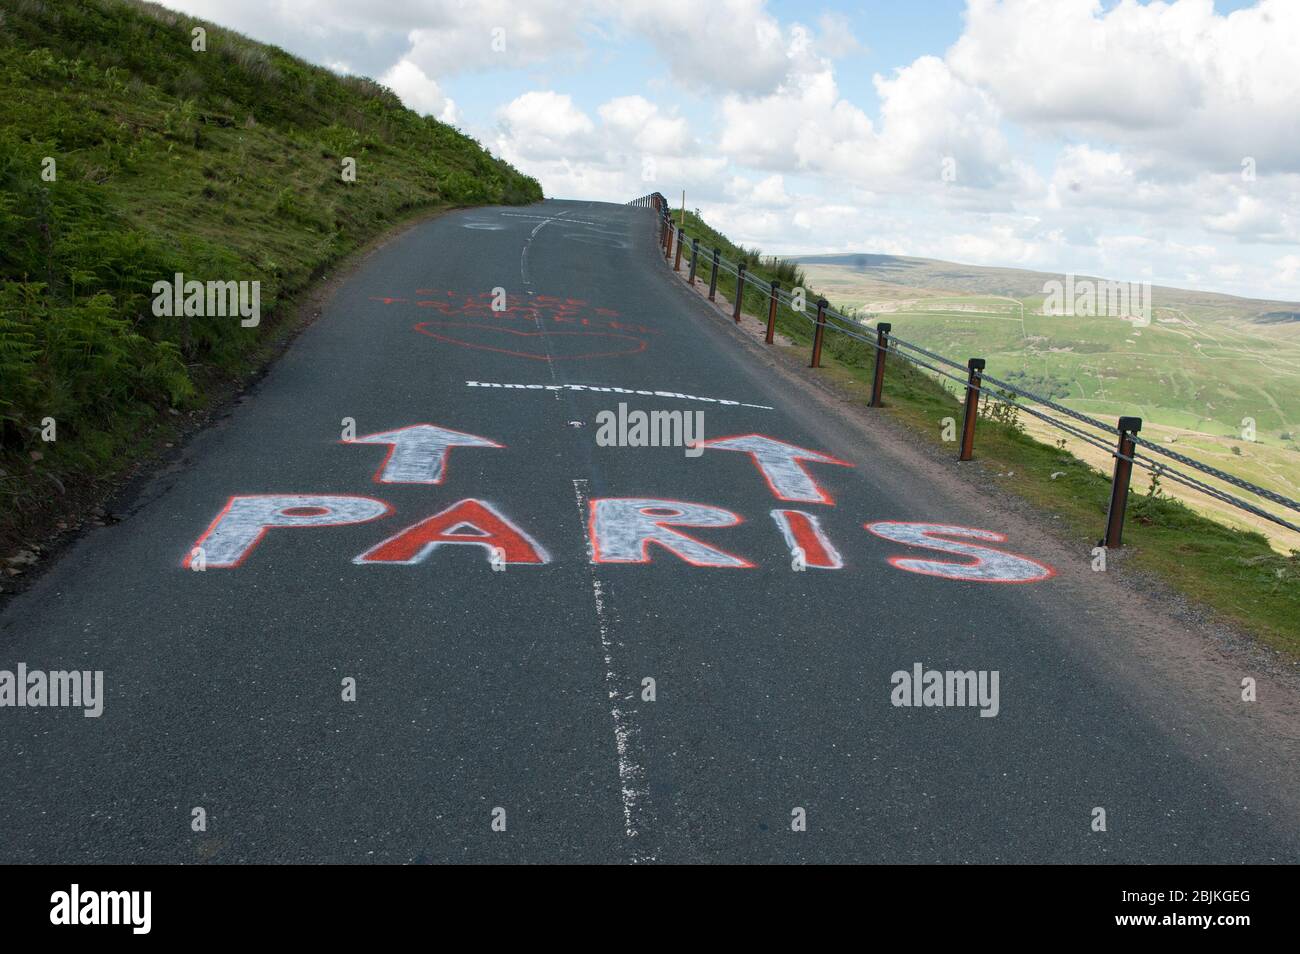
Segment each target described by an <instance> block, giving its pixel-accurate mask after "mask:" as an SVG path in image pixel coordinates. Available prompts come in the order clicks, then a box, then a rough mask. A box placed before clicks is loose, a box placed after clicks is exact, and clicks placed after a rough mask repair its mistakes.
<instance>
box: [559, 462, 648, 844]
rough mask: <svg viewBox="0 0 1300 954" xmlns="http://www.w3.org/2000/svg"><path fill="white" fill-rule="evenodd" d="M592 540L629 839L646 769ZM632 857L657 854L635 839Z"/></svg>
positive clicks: (582, 515) (583, 495) (581, 486)
mask: <svg viewBox="0 0 1300 954" xmlns="http://www.w3.org/2000/svg"><path fill="white" fill-rule="evenodd" d="M587 496H588V495H587V482H586V481H585V480H582V479H575V480H574V481H573V497H574V500H576V501H577V504H578V518H579V520H580V521H581V523H582V526H584V527H585V526H586V525H587ZM592 556H593V554H592V550H591V541H590V540H588V541H587V565H588V567H589V568H590V571H591V594H592V600H593V602H594V603H595V606H596V625H597V628H598V629H599V630H600V647H601V650H602V652H603V653H604V658H605V691H606V693H608V695H609V703H610V710H609V714H610V717H611V718H612V719H613V720H614V748H615V751H616V752H617V753H618V782H619V791H620V792H621V794H622V798H623V830H624V831H625V832H626V833H627V836H628V838H631V839H636V838H638V837H639V836H640V828H639V827H638V825H639V819H638V817H637V816H638V814H639V807H640V804H641V801H642V800H643V799H644V798H645V797H646V795H647V790H646V782H645V768H644V767H643V766H642V765H641V764H640V763H639V762H638V761H637V760H636V758H635V755H634V752H633V749H634V748H635V745H634V743H635V739H636V728H635V726H634V725H633V724H632V720H631V714H630V713H628V712H626V711H624V709H623V708H622V706H621V705H620V704H619V703H620V700H626V699H630V698H632V695H633V693H634V692H635V690H633V691H632V692H629V693H626V694H624V693H623V692H622V691H621V690H620V683H621V682H622V680H621V679H620V678H619V675H618V673H617V672H615V669H614V647H615V641H614V637H613V636H612V635H611V632H610V630H611V627H610V618H609V612H608V611H607V610H606V608H605V591H604V588H603V587H602V586H601V583H600V580H599V579H598V578H597V576H596V569H595V567H596V564H595V563H593V562H592ZM632 860H633V861H637V862H641V861H654V860H655V859H654V855H653V854H651V853H648V852H646V851H644V850H642V849H641V847H640V846H639V845H638V844H636V842H635V841H634V842H633V846H632Z"/></svg>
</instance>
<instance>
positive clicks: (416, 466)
mask: <svg viewBox="0 0 1300 954" xmlns="http://www.w3.org/2000/svg"><path fill="white" fill-rule="evenodd" d="M342 443H344V444H388V445H390V446H389V449H388V456H387V457H385V458H384V462H383V463H382V464H381V465H380V466H379V470H378V471H376V472H375V476H374V481H375V483H377V484H440V483H442V480H443V478H444V477H446V476H447V455H448V454H449V453H450V452H451V449H452V448H453V447H498V448H499V447H501V446H502V445H501V444H498V443H496V442H495V441H490V440H488V439H487V438H486V437H477V436H475V435H474V434H465V433H463V432H461V431H453V430H451V429H450V428H447V427H438V426H437V425H435V424H412V425H411V426H410V427H399V428H397V429H396V430H392V431H382V432H381V433H378V434H367V435H366V436H365V437H356V438H353V439H352V440H350V441H343V442H342Z"/></svg>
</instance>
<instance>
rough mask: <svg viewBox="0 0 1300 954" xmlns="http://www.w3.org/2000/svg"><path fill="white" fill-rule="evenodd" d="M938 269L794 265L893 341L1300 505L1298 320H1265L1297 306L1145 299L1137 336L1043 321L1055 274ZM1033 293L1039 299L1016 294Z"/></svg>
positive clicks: (1113, 325) (1172, 296) (1080, 321)
mask: <svg viewBox="0 0 1300 954" xmlns="http://www.w3.org/2000/svg"><path fill="white" fill-rule="evenodd" d="M895 261H902V262H914V261H923V260H913V259H903V260H895ZM939 264H941V263H927V264H926V265H925V266H921V267H920V269H919V270H921V271H923V272H924V280H925V281H926V284H924V285H920V284H916V283H915V281H916V279H915V278H914V279H913V283H911V284H903V283H901V282H898V281H891V280H890V279H891V278H897V277H898V276H896V275H893V274H887V275H886V276H882V275H881V271H882V269H881V268H878V267H874V266H873V265H870V264H868V265H866V266H855V265H848V264H837V263H832V264H824V263H820V262H817V261H810V260H803V261H801V263H800V267H801V268H803V269H804V271H805V273H806V274H807V277H808V281H809V283H810V284H813V285H815V286H816V287H817V288H818V290H819V291H820V292H821V293H822V294H824V295H826V296H827V297H828V298H830V299H831V300H832V301H834V302H835V303H836V304H838V305H840V306H841V307H843V308H848V309H853V310H855V311H856V312H858V313H859V314H861V315H862V316H863V317H866V318H868V319H871V320H877V319H878V320H882V321H889V322H891V323H892V324H893V330H894V334H895V335H897V336H899V337H902V338H904V339H906V340H909V341H913V342H916V343H917V344H920V345H922V346H924V347H926V348H929V349H931V350H933V351H937V352H939V353H941V354H945V355H947V356H949V357H951V358H954V359H956V360H961V361H964V360H965V359H966V358H969V357H982V358H985V359H987V361H988V373H989V374H991V375H993V376H995V377H998V378H1001V379H1002V380H1005V381H1007V382H1009V383H1011V384H1014V385H1017V386H1019V387H1022V388H1024V389H1026V390H1029V391H1032V392H1034V393H1036V394H1040V395H1043V396H1045V397H1048V398H1051V399H1052V400H1055V401H1058V402H1060V403H1061V404H1064V405H1065V406H1067V407H1070V408H1072V409H1074V410H1077V411H1080V412H1083V413H1085V414H1089V415H1093V416H1095V417H1099V418H1101V419H1103V420H1108V421H1109V420H1113V419H1115V418H1118V417H1119V416H1120V415H1136V416H1138V417H1141V418H1142V419H1143V422H1144V431H1143V433H1144V436H1146V437H1147V438H1148V439H1150V440H1157V441H1159V442H1161V443H1163V444H1165V445H1167V446H1169V447H1171V448H1172V449H1175V450H1177V451H1179V452H1180V453H1183V454H1185V455H1186V456H1189V457H1192V458H1195V459H1197V460H1201V461H1204V462H1205V463H1207V464H1210V465H1211V466H1214V467H1217V468H1219V469H1221V470H1223V471H1225V472H1227V473H1231V474H1233V475H1234V476H1237V477H1240V478H1242V479H1245V480H1249V481H1251V482H1252V483H1256V484H1259V485H1260V486H1263V487H1267V488H1269V489H1271V490H1273V491H1275V492H1278V493H1281V494H1284V495H1286V496H1289V497H1292V498H1300V321H1294V320H1276V318H1275V316H1277V315H1278V314H1282V315H1286V314H1288V312H1289V310H1294V309H1295V308H1296V307H1297V306H1293V305H1292V306H1288V305H1287V304H1286V303H1279V302H1253V301H1249V300H1246V299H1235V298H1231V297H1229V296H1217V295H1203V294H1199V293H1194V292H1185V291H1182V290H1180V289H1166V288H1155V289H1153V292H1152V301H1153V307H1152V314H1151V318H1152V320H1151V323H1150V324H1149V325H1147V326H1146V327H1139V326H1137V325H1136V323H1135V322H1133V321H1130V320H1125V319H1122V318H1114V317H1067V316H1062V315H1045V314H1042V308H1043V301H1044V296H1043V294H1042V291H1041V289H1042V283H1043V281H1045V280H1048V279H1050V278H1053V277H1055V278H1058V279H1059V278H1060V276H1050V275H1039V274H1037V273H1025V272H1017V271H1015V270H1001V269H988V270H984V269H975V268H970V267H967V266H947V267H946V268H938V267H936V266H938V265H939ZM944 264H946V263H944ZM895 270H896V266H895ZM983 272H989V273H992V274H993V275H994V276H1002V277H1001V280H1000V281H998V280H993V283H994V284H996V285H998V286H1001V287H998V288H997V290H998V291H1000V292H1007V293H1009V294H1005V295H994V294H989V293H988V291H989V290H990V289H989V288H988V286H989V284H990V281H991V280H990V278H989V276H987V275H983V274H980V273H983ZM966 273H971V275H972V276H978V277H979V278H980V279H982V281H977V280H974V278H972V277H968V276H967V274H966ZM1008 275H1011V276H1015V277H1014V278H1007V277H1006V276H1008ZM1030 275H1032V276H1035V277H1034V278H1027V277H1023V276H1030ZM909 277H913V276H909ZM930 282H933V283H935V284H936V285H937V284H939V283H943V284H945V285H947V286H948V287H934V286H933V285H931V284H929V283H930ZM981 285H982V286H983V287H980V286H981ZM972 286H975V287H973V288H972ZM1035 286H1036V288H1035ZM963 288H971V291H970V292H967V293H963V291H962V289H963ZM1031 288H1035V293H1034V294H1025V292H1027V291H1028V290H1029V289H1031ZM981 292H982V293H981ZM1247 419H1250V420H1253V422H1254V439H1253V440H1250V439H1247V436H1246V427H1247V426H1248V421H1247ZM1030 423H1031V425H1032V422H1030ZM1031 430H1032V431H1033V432H1034V433H1039V434H1041V435H1042V436H1047V435H1048V434H1049V432H1050V431H1051V429H1050V428H1048V427H1046V426H1042V427H1036V426H1031ZM1072 446H1073V442H1072ZM1142 482H1143V481H1142V480H1140V481H1139V483H1140V484H1141V483H1142ZM1167 489H1168V490H1169V491H1170V492H1171V493H1174V494H1176V495H1178V496H1180V497H1181V498H1182V499H1185V500H1186V501H1187V502H1188V503H1189V504H1191V505H1192V506H1195V507H1198V508H1199V509H1202V510H1205V511H1206V512H1212V513H1214V514H1215V515H1216V516H1217V517H1219V518H1221V519H1226V520H1228V521H1229V522H1230V523H1233V524H1234V525H1237V526H1247V527H1251V528H1253V529H1258V530H1261V531H1263V532H1266V533H1268V534H1269V536H1270V538H1271V539H1274V540H1275V541H1276V542H1277V543H1278V544H1279V545H1280V546H1286V547H1300V535H1296V534H1292V533H1289V532H1288V531H1286V530H1285V529H1282V528H1277V527H1276V526H1275V525H1273V524H1270V523H1269V522H1268V521H1264V520H1260V519H1258V518H1254V517H1251V516H1249V515H1245V514H1242V513H1241V512H1240V511H1236V510H1234V509H1231V508H1226V507H1224V506H1222V505H1220V504H1218V503H1216V502H1214V501H1212V500H1210V499H1209V498H1206V497H1204V496H1203V495H1201V494H1198V493H1195V492H1194V491H1187V492H1183V491H1182V490H1179V489H1177V488H1173V487H1167ZM1228 489H1231V488H1228ZM1293 516H1294V515H1293ZM1293 522H1294V520H1293Z"/></svg>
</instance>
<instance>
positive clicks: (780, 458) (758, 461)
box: [704, 434, 853, 504]
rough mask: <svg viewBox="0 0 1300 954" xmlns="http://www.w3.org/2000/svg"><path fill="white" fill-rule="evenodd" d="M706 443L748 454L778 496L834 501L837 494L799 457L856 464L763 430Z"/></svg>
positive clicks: (847, 464)
mask: <svg viewBox="0 0 1300 954" xmlns="http://www.w3.org/2000/svg"><path fill="white" fill-rule="evenodd" d="M704 446H705V447H706V448H708V449H711V450H729V451H740V452H741V453H743V454H749V456H750V457H752V458H753V460H754V465H755V466H756V467H757V468H758V471H759V473H761V474H762V475H763V479H764V480H766V481H767V486H768V487H770V488H771V490H772V494H773V496H775V497H776V499H777V500H795V501H800V502H802V503H824V504H834V503H835V500H834V498H832V497H831V495H830V494H828V493H827V492H826V491H825V490H823V489H822V488H821V487H820V486H819V485H818V484H817V481H815V480H813V478H812V475H811V474H809V473H808V471H807V470H805V469H804V466H803V464H801V463H800V461H808V462H809V463H813V464H838V465H839V466H841V467H852V466H853V465H852V464H850V463H849V462H848V461H843V460H839V459H838V458H835V457H831V456H829V455H828V454H823V453H821V452H820V451H814V450H808V449H807V448H804V447H797V446H795V445H794V444H787V443H786V442H785V441H778V440H777V439H776V438H774V437H766V436H764V435H762V434H740V435H737V436H735V437H715V438H713V439H712V440H707V441H705V442H704Z"/></svg>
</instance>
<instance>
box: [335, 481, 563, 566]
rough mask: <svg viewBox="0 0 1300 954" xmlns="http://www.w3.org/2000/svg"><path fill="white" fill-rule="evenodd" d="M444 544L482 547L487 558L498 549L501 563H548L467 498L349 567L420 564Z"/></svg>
mask: <svg viewBox="0 0 1300 954" xmlns="http://www.w3.org/2000/svg"><path fill="white" fill-rule="evenodd" d="M444 544H471V545H473V546H478V547H484V548H485V549H486V550H487V551H488V555H489V558H490V557H491V555H492V553H494V552H495V551H496V550H497V549H498V548H500V550H501V554H502V562H503V563H534V564H536V563H549V562H550V559H551V558H550V557H549V556H548V555H547V553H546V551H545V550H543V549H542V548H541V546H539V545H538V543H537V541H536V540H534V539H533V538H532V537H530V536H529V535H528V534H526V533H524V531H523V530H521V529H519V528H518V527H517V526H515V525H514V524H513V523H511V522H510V521H509V520H508V519H506V518H505V517H504V516H502V515H501V514H500V513H499V512H498V511H497V510H496V509H494V508H493V506H492V505H491V504H490V503H485V502H484V501H482V500H475V499H474V498H472V497H470V498H467V499H465V500H460V501H457V502H456V503H454V504H452V505H451V506H450V507H448V508H447V509H446V510H442V511H439V512H438V513H435V514H434V515H433V516H432V517H428V518H426V519H424V520H421V521H420V522H419V523H416V524H412V525H411V526H409V527H407V528H406V529H405V530H403V531H402V532H401V533H399V534H397V535H395V536H391V537H389V538H388V539H387V540H385V541H383V542H382V543H378V544H376V545H375V546H373V547H371V548H370V549H369V550H367V551H366V552H365V553H363V554H361V555H360V556H359V557H355V558H353V560H352V562H353V563H361V564H368V563H402V564H408V565H409V564H412V563H423V562H424V558H425V557H427V556H428V555H429V554H430V553H432V552H433V551H434V550H436V549H437V548H438V547H440V546H443V545H444Z"/></svg>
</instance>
